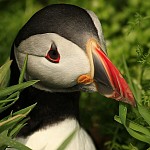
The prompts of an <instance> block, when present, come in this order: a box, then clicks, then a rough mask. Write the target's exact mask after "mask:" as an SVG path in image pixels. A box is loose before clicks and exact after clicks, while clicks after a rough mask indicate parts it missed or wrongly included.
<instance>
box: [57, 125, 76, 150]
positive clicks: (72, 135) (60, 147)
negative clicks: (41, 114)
mask: <svg viewBox="0 0 150 150" xmlns="http://www.w3.org/2000/svg"><path fill="white" fill-rule="evenodd" d="M77 131H78V128H76V129H75V130H74V131H73V132H72V133H71V134H70V135H69V136H68V137H67V138H66V139H65V140H64V142H63V143H62V144H61V145H60V146H59V148H57V150H65V148H66V147H67V146H68V144H69V143H70V142H71V140H72V139H73V137H74V136H75V133H76V132H77Z"/></svg>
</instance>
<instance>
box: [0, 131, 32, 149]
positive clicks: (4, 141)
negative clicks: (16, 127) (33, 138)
mask: <svg viewBox="0 0 150 150" xmlns="http://www.w3.org/2000/svg"><path fill="white" fill-rule="evenodd" d="M0 145H6V146H10V147H13V148H16V149H18V150H31V149H30V148H28V147H26V146H25V145H23V144H21V143H19V142H17V141H15V140H13V139H11V138H10V137H8V136H6V134H3V133H1V134H0Z"/></svg>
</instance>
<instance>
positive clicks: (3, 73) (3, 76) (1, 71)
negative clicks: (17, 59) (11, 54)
mask: <svg viewBox="0 0 150 150" xmlns="http://www.w3.org/2000/svg"><path fill="white" fill-rule="evenodd" d="M11 63H12V61H11V60H9V61H7V62H6V63H5V64H4V65H3V66H1V67H0V87H6V86H7V84H8V81H9V76H10V65H11Z"/></svg>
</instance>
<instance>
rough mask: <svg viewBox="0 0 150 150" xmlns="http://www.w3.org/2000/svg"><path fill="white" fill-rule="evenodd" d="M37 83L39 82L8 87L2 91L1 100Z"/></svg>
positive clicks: (28, 82)
mask: <svg viewBox="0 0 150 150" xmlns="http://www.w3.org/2000/svg"><path fill="white" fill-rule="evenodd" d="M37 82H38V80H32V81H27V82H24V83H20V84H18V85H13V86H10V87H7V88H5V89H2V90H0V98H3V97H5V96H7V95H10V94H12V93H13V92H16V91H19V90H22V89H24V88H26V87H28V86H31V85H33V84H35V83H37Z"/></svg>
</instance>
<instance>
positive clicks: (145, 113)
mask: <svg viewBox="0 0 150 150" xmlns="http://www.w3.org/2000/svg"><path fill="white" fill-rule="evenodd" d="M138 111H139V113H140V114H141V116H142V117H143V118H144V120H145V121H146V122H147V123H148V124H149V126H150V109H148V108H146V107H144V106H142V105H138Z"/></svg>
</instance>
